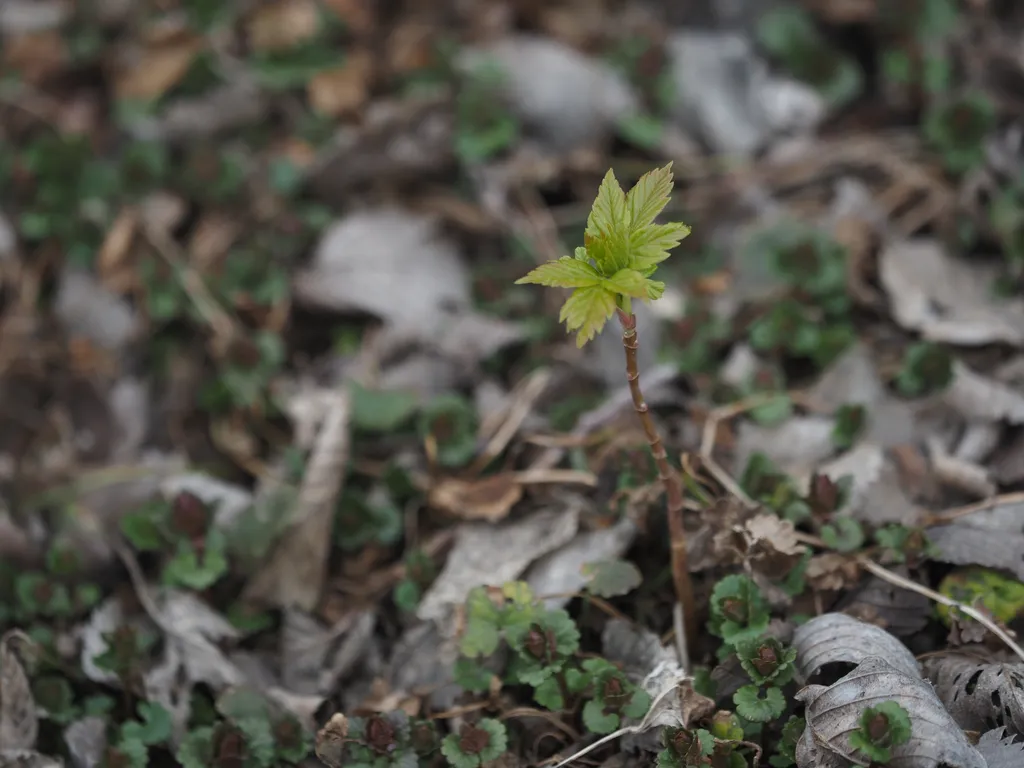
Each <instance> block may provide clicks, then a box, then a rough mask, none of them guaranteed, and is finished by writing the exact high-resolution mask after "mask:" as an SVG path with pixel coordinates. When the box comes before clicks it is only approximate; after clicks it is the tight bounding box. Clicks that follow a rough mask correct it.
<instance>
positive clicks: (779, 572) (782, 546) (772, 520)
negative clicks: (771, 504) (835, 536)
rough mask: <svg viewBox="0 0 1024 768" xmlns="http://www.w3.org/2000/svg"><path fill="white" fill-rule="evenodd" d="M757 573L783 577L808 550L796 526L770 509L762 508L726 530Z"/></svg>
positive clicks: (775, 577)
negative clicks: (768, 510)
mask: <svg viewBox="0 0 1024 768" xmlns="http://www.w3.org/2000/svg"><path fill="white" fill-rule="evenodd" d="M726 535H727V536H728V537H729V540H730V542H731V543H732V545H733V546H734V547H736V549H737V550H738V551H739V552H740V554H741V555H742V556H743V557H744V558H745V559H746V561H747V562H748V563H749V564H750V567H751V568H752V569H753V570H754V572H755V573H758V574H761V575H763V576H765V577H766V578H768V579H771V580H780V579H783V578H784V577H785V576H786V575H788V574H789V572H790V571H792V570H793V569H794V568H795V567H796V565H797V563H799V562H800V560H801V559H802V558H803V556H804V554H805V553H806V552H807V547H806V546H804V545H803V544H801V543H800V542H799V541H797V537H796V528H795V527H794V525H793V523H792V522H790V521H789V520H784V519H782V518H780V517H779V516H778V515H775V514H773V513H770V512H762V513H760V514H758V515H757V516H756V517H754V518H752V519H750V520H747V521H746V522H745V523H744V524H743V525H741V526H736V527H734V528H733V529H732V530H731V531H730V532H728V533H727V534H726Z"/></svg>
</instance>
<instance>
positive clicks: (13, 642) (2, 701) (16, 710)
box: [0, 629, 39, 750]
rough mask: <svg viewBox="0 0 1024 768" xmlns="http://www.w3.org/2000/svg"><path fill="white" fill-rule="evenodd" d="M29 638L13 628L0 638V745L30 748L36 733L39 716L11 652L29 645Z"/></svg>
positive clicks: (23, 671)
mask: <svg viewBox="0 0 1024 768" xmlns="http://www.w3.org/2000/svg"><path fill="white" fill-rule="evenodd" d="M32 645H33V643H32V640H31V639H30V638H29V637H28V635H26V634H25V633H24V632H21V631H20V630H17V629H12V630H9V631H8V632H5V633H4V635H3V637H0V747H2V748H3V749H5V750H15V749H25V750H30V749H32V748H33V747H34V746H35V745H36V737H37V736H38V735H39V718H38V716H37V715H36V702H35V699H34V698H33V696H32V688H31V686H30V685H29V681H28V674H27V673H26V672H25V668H24V666H22V662H21V659H20V658H19V657H18V654H17V652H16V651H15V647H16V646H20V647H22V648H26V649H27V648H30V647H31V646H32Z"/></svg>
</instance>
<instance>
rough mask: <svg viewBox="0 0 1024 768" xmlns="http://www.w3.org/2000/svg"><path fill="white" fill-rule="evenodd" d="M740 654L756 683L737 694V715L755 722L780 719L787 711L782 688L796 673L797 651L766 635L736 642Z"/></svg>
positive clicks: (735, 702)
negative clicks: (762, 694)
mask: <svg viewBox="0 0 1024 768" xmlns="http://www.w3.org/2000/svg"><path fill="white" fill-rule="evenodd" d="M736 655H737V656H738V657H739V660H740V665H741V666H742V667H743V671H744V672H746V673H747V675H748V676H749V677H750V679H751V681H752V682H751V684H750V685H744V686H743V687H742V688H740V689H739V690H738V691H736V693H735V694H734V695H733V699H732V700H733V703H734V704H735V705H736V714H738V715H739V716H740V717H742V718H744V719H746V720H749V721H751V722H754V723H767V722H769V721H770V720H774V719H775V718H777V717H780V716H781V715H782V713H783V712H785V710H786V697H785V696H784V695H783V693H782V686H783V685H785V684H786V683H788V682H789V681H790V680H792V679H793V675H794V673H795V672H796V666H795V662H796V649H795V648H787V647H786V646H784V645H783V644H782V643H781V642H779V641H778V640H776V639H775V638H774V637H767V636H765V637H761V638H757V639H753V640H742V641H740V642H738V643H736ZM762 691H763V692H764V698H762V697H761V692H762Z"/></svg>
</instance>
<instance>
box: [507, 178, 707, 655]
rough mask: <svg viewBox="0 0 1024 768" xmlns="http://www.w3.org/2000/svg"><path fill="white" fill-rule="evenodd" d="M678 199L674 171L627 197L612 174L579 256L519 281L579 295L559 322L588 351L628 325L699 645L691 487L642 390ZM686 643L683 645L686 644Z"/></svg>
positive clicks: (686, 608) (634, 388)
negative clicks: (664, 219)
mask: <svg viewBox="0 0 1024 768" xmlns="http://www.w3.org/2000/svg"><path fill="white" fill-rule="evenodd" d="M671 192H672V164H671V163H669V164H668V165H666V166H665V167H663V168H657V169H655V170H653V171H650V172H648V173H645V174H644V175H643V176H641V177H640V179H639V181H637V183H636V184H635V185H633V187H632V188H631V189H630V190H629V193H628V194H627V193H625V192H623V190H622V187H621V186H619V182H618V181H617V180H616V179H615V174H614V173H613V172H612V171H608V173H606V174H605V177H604V179H603V180H602V181H601V186H600V187H599V188H598V190H597V198H596V199H595V200H594V205H593V206H592V207H591V209H590V215H589V216H588V217H587V228H586V230H585V231H584V233H583V245H582V246H581V247H578V248H576V250H575V251H574V252H573V255H572V256H562V257H561V258H560V259H557V260H555V261H549V262H547V263H546V264H541V265H540V266H538V267H537V268H536V269H532V270H530V272H529V273H528V274H526V275H524V276H523V277H521V278H519V279H518V280H516V284H523V283H534V284H538V285H547V286H551V287H553V288H572V289H573V291H572V294H571V295H570V296H569V298H568V299H566V301H565V303H564V304H563V305H562V310H561V312H560V313H559V317H558V319H559V321H560V322H564V323H565V327H566V329H567V330H569V331H576V346H578V347H582V346H583V345H584V344H586V343H587V342H588V341H590V340H591V339H592V338H594V336H596V335H597V334H598V333H599V332H600V331H601V329H602V328H603V327H604V325H605V323H606V322H607V321H608V320H609V319H611V316H612V315H613V314H615V315H618V318H619V322H620V323H621V324H622V344H623V346H624V347H625V348H626V375H627V377H628V378H629V391H630V394H631V395H632V397H633V406H634V407H635V408H636V413H637V416H639V417H640V423H641V424H643V426H644V432H646V433H647V441H648V442H649V443H650V445H651V452H652V453H653V454H654V461H655V463H656V464H657V466H658V477H660V478H661V482H662V483H663V484H664V486H665V493H666V497H667V499H668V532H669V542H670V547H671V553H672V584H673V586H674V587H675V593H676V599H677V601H678V602H679V604H680V605H681V606H682V609H683V610H682V618H683V622H684V624H685V632H686V643H687V644H688V645H691V646H692V645H693V643H694V640H695V639H696V631H697V616H696V609H695V606H694V603H693V586H692V584H691V583H690V571H689V568H688V567H687V563H686V529H685V528H684V527H683V484H682V480H681V478H680V476H679V475H678V474H677V473H676V472H675V471H674V470H673V469H672V467H671V466H670V465H669V463H668V455H667V454H666V453H665V446H664V445H663V444H662V442H661V436H660V435H658V430H657V429H655V427H654V421H653V420H652V419H651V414H650V413H649V412H648V410H647V403H645V402H644V396H643V392H641V391H640V372H639V371H638V370H637V364H636V349H637V346H638V341H637V337H636V316H635V315H634V314H633V308H632V300H633V299H640V300H641V301H648V302H649V301H655V300H656V299H658V298H659V297H661V295H662V294H663V293H664V292H665V283H663V282H661V281H659V280H654V279H653V278H652V275H653V274H654V272H655V271H656V270H657V267H658V264H660V263H661V262H663V261H664V260H665V259H667V258H668V255H669V251H670V250H672V249H673V248H675V247H676V246H677V245H679V242H680V241H681V240H682V239H683V238H684V237H686V236H687V235H688V234H690V228H689V227H688V226H686V224H683V223H682V222H681V221H676V222H668V223H665V224H657V223H656V222H655V220H656V219H657V218H658V215H659V214H660V213H661V212H662V211H663V210H664V208H665V206H666V205H667V204H668V201H669V197H670V195H671ZM680 641H681V639H680Z"/></svg>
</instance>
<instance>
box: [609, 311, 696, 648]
mask: <svg viewBox="0 0 1024 768" xmlns="http://www.w3.org/2000/svg"><path fill="white" fill-rule="evenodd" d="M617 314H618V317H619V322H620V323H621V325H622V346H623V347H624V348H625V350H626V378H627V380H628V381H629V391H630V395H632V398H633V407H634V408H635V409H636V413H637V416H638V417H639V418H640V423H641V424H643V427H644V432H645V433H646V435H647V442H648V443H650V446H651V454H652V455H653V456H654V463H655V464H656V465H657V467H658V478H659V479H660V480H661V482H662V483H663V484H664V486H665V495H666V497H667V504H668V535H669V547H670V551H671V553H672V584H673V586H674V587H675V593H676V599H677V600H678V601H679V602H680V603H681V604H682V606H683V626H684V627H685V628H686V632H687V637H686V643H687V645H688V646H690V647H693V645H694V644H695V642H696V639H697V607H696V605H695V604H694V601H693V584H692V583H691V581H690V569H689V564H688V563H687V555H686V528H685V527H684V526H683V483H682V480H681V479H680V477H679V474H678V473H677V472H676V471H674V470H673V469H672V467H671V466H670V465H669V463H668V454H667V453H666V451H665V446H664V444H663V443H662V442H661V435H659V434H658V429H657V427H655V426H654V419H652V418H651V413H650V409H649V408H648V407H647V403H646V402H644V395H643V392H642V391H641V390H640V371H639V369H638V367H637V362H636V351H637V348H638V347H639V340H638V339H637V333H636V315H634V314H632V313H628V314H627V313H626V312H625V311H623V310H622V309H618V310H617Z"/></svg>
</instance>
